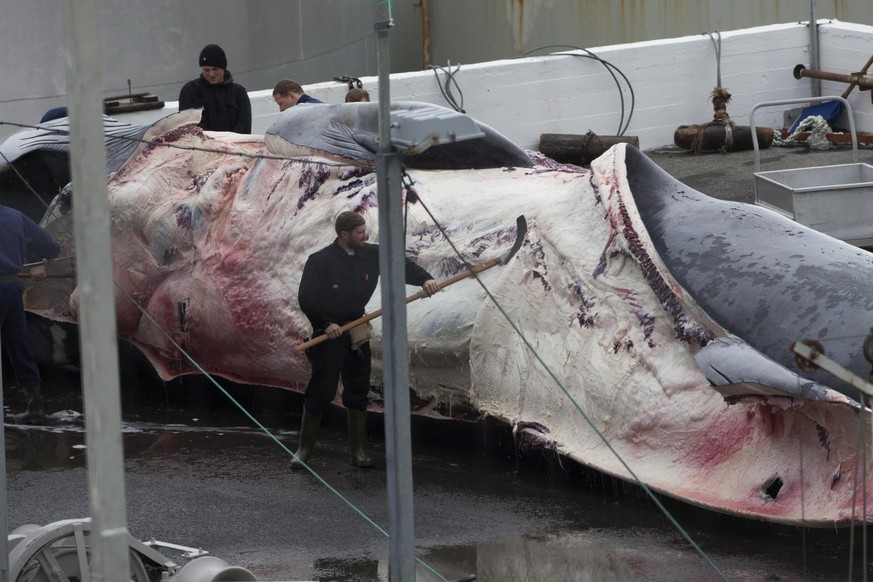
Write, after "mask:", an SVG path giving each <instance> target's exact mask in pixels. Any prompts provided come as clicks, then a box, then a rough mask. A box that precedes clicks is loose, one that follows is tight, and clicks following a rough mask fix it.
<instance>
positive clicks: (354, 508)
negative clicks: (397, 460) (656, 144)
mask: <svg viewBox="0 0 873 582" xmlns="http://www.w3.org/2000/svg"><path fill="white" fill-rule="evenodd" d="M138 141H142V140H138ZM145 143H151V142H145ZM154 145H156V146H167V147H170V146H171V144H154ZM181 149H186V148H181ZM194 149H202V148H194ZM206 151H211V150H206ZM216 151H218V150H216ZM218 153H227V152H221V151H218ZM238 155H248V154H246V153H244V152H239V153H238ZM0 156H2V157H3V159H4V161H5V162H6V163H7V164H9V165H10V166H12V168H13V169H14V171H15V173H16V175H17V176H18V177H19V179H20V180H22V182H24V184H25V186H26V187H27V189H28V190H30V192H32V193H33V194H34V195H35V196H36V197H37V199H38V200H39V201H40V203H42V204H43V205H44V206H46V208H48V205H47V204H45V202H43V200H42V198H40V196H39V194H37V192H36V190H34V189H33V187H32V186H31V184H30V183H29V182H28V181H27V180H26V179H25V178H24V176H22V175H21V173H20V172H18V170H17V169H16V168H15V166H14V165H12V164H10V163H9V160H8V158H6V156H5V155H4V154H3V153H2V152H0ZM249 157H251V156H249ZM279 159H283V158H279ZM337 165H341V164H337ZM60 224H61V226H62V227H63V228H64V229H65V230H66V231H67V234H68V235H70V236H73V233H71V232H70V231H69V228H68V227H67V225H66V224H65V223H63V222H61V223H60ZM113 283H114V284H115V286H116V287H117V288H118V289H119V290H120V291H121V292H122V293H123V294H124V296H125V297H126V298H127V300H128V301H130V303H131V304H132V305H133V306H134V307H136V308H137V309H138V310H139V311H140V312H141V313H142V314H143V316H145V317H146V319H148V320H149V321H150V322H151V323H152V324H154V326H155V327H156V328H157V329H158V331H159V332H160V333H161V334H163V335H164V337H166V338H167V340H169V342H170V343H171V344H173V346H174V347H175V348H176V349H177V350H179V353H181V354H182V355H183V356H184V357H185V358H186V359H187V360H188V361H189V362H190V363H191V365H193V366H194V367H195V368H196V369H197V370H198V371H199V372H200V373H201V374H203V375H204V376H205V377H206V378H207V379H208V380H209V381H210V382H211V383H212V384H213V385H215V387H216V388H218V390H219V391H220V392H221V393H222V394H223V395H224V396H225V397H226V398H227V399H228V400H230V401H231V402H232V403H233V404H234V406H236V407H237V408H238V409H239V410H240V411H241V412H242V413H243V414H244V415H245V416H246V417H247V418H248V419H249V420H250V421H251V422H252V423H253V424H254V425H255V426H257V427H258V428H259V429H260V430H261V431H263V432H264V434H266V435H267V436H268V437H270V439H272V440H273V442H275V443H276V444H277V445H278V446H279V448H281V449H282V450H283V451H285V452H286V453H288V454H289V455H290V456H291V457H292V458H294V459H297V461H298V462H299V463H300V464H301V465H303V466H304V467H305V468H306V470H307V471H309V472H310V473H311V474H312V475H313V476H314V477H315V478H316V479H317V480H318V481H319V482H320V483H321V484H322V485H324V486H325V487H326V488H327V489H328V490H329V491H330V492H331V493H333V494H334V495H336V496H337V497H338V498H339V499H340V500H341V501H342V502H343V503H345V504H346V506H348V507H349V508H350V509H351V510H352V511H354V512H355V513H357V514H358V515H359V516H360V517H362V518H363V519H364V521H366V522H367V523H369V524H370V525H371V526H373V527H374V528H375V529H376V530H377V531H378V532H379V533H381V534H382V535H384V536H385V537H386V538H390V537H391V535H390V534H389V533H388V532H387V531H386V530H385V529H384V528H382V527H381V526H380V525H379V524H377V523H376V522H375V521H373V520H372V519H371V518H370V517H369V516H368V515H367V514H365V513H364V512H363V511H362V510H361V509H360V508H358V506H357V505H355V504H354V503H352V502H351V501H350V500H349V499H348V498H347V497H346V496H344V495H343V494H342V493H340V492H339V490H337V489H336V488H335V487H333V486H332V485H331V484H330V483H328V482H327V481H326V480H325V479H324V478H323V477H322V476H321V475H319V474H318V473H317V472H316V471H315V470H314V469H313V468H312V467H310V466H309V465H307V464H306V463H305V462H303V461H302V460H301V459H300V458H299V457H298V456H297V455H295V454H294V453H293V452H292V451H291V450H290V449H289V448H288V447H286V446H285V444H284V443H282V441H280V440H279V439H278V438H276V436H275V435H274V434H273V433H272V432H271V431H270V429H268V428H267V427H265V426H264V425H263V424H261V423H260V422H259V421H258V419H256V418H255V417H254V416H252V414H251V413H250V412H249V411H248V410H247V409H246V408H245V407H244V406H243V405H242V404H240V403H239V402H238V401H237V400H236V399H235V398H234V397H233V396H231V394H230V393H229V392H228V391H227V390H225V389H224V387H223V386H222V385H221V384H220V383H219V382H218V381H217V380H216V379H215V378H214V377H213V376H212V375H211V374H210V373H209V372H207V371H206V370H204V369H203V367H202V366H201V365H200V364H199V363H198V362H197V361H196V360H195V359H194V358H193V357H192V356H191V355H190V354H189V353H188V352H187V351H185V349H184V348H182V346H181V345H179V343H178V342H176V340H175V339H173V337H172V336H171V335H170V334H169V332H167V330H165V329H164V328H163V327H162V326H161V325H160V324H159V323H158V322H157V321H156V320H155V319H154V318H153V317H152V316H151V314H150V313H149V312H148V311H147V310H146V309H145V308H144V307H143V306H142V305H140V304H139V302H137V301H136V299H134V298H133V297H132V296H131V295H130V294H129V293H128V292H127V290H126V289H124V287H122V286H121V285H120V284H119V283H118V281H116V280H115V279H114V278H113ZM415 561H416V562H418V563H419V564H420V565H421V566H422V567H424V568H426V569H427V570H429V571H430V572H431V573H433V574H434V575H435V576H437V577H438V578H439V579H440V580H441V581H443V582H448V580H447V579H446V578H445V577H444V576H442V575H441V574H440V573H439V572H437V571H436V570H435V569H434V568H433V567H432V566H430V565H429V564H427V563H425V562H424V561H422V560H421V559H420V558H415Z"/></svg>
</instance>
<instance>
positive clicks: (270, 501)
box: [4, 148, 873, 582]
mask: <svg viewBox="0 0 873 582" xmlns="http://www.w3.org/2000/svg"><path fill="white" fill-rule="evenodd" d="M647 154H648V155H650V157H652V159H654V160H655V161H656V162H657V163H658V164H660V165H661V166H662V167H664V168H665V169H666V170H667V171H668V172H669V173H671V174H672V175H674V176H675V177H677V178H679V179H680V180H681V181H683V182H685V183H686V184H688V185H689V186H691V187H693V188H695V189H697V190H700V191H702V192H704V193H707V194H710V195H714V196H717V197H721V198H726V199H732V200H742V201H751V200H753V198H754V178H753V175H752V172H754V156H753V153H752V152H738V153H731V154H708V155H703V156H694V155H692V154H689V153H687V152H682V151H679V150H676V149H673V148H664V149H662V150H658V151H649V152H647ZM871 158H873V155H871V153H870V151H869V150H862V151H861V161H867V162H870V161H871ZM850 161H851V151H850V149H848V148H841V149H840V150H835V151H830V152H824V153H821V152H808V151H806V150H784V149H772V150H765V151H764V152H762V164H763V166H762V169H782V168H789V167H807V166H819V165H830V164H835V163H849V162H850ZM125 361H128V362H129V361H130V360H129V359H127V360H125ZM123 374H124V377H123V379H122V385H123V394H124V403H123V409H124V410H123V418H124V436H123V439H124V447H125V455H126V464H125V471H126V473H125V474H126V488H127V515H128V524H129V525H128V527H129V531H130V532H131V534H133V535H134V536H135V537H137V538H139V539H142V540H148V539H152V538H155V539H158V540H162V541H167V542H173V543H178V544H183V545H189V546H195V547H202V548H204V549H206V550H208V551H210V552H211V553H212V554H213V555H215V556H218V557H220V558H221V559H223V560H225V561H226V562H227V563H228V564H230V565H236V566H243V567H246V568H248V569H249V570H251V571H252V572H253V573H254V574H256V575H257V576H258V579H259V580H262V581H278V580H309V579H313V580H315V579H317V580H343V581H374V580H388V574H387V570H388V566H387V560H388V541H387V539H386V538H385V537H384V535H383V534H382V533H380V532H379V531H378V530H377V529H376V528H375V527H374V526H373V525H372V524H370V523H369V522H368V521H367V520H366V519H364V518H362V517H361V516H360V515H359V514H358V513H357V512H355V511H354V510H353V509H352V508H351V507H350V504H351V505H354V506H355V507H357V508H359V509H360V511H361V512H362V513H364V514H365V515H366V516H367V517H368V518H369V519H370V520H372V521H373V522H375V523H376V524H379V525H380V526H381V527H382V528H385V529H387V527H388V517H387V500H386V479H385V470H384V463H385V459H384V453H383V451H384V441H383V439H382V436H381V435H382V419H381V418H380V417H378V416H371V418H370V433H371V444H370V451H371V453H372V454H373V455H374V457H375V458H376V459H377V468H376V469H373V470H358V469H354V468H352V467H351V466H350V465H349V464H348V463H347V460H346V452H345V446H346V435H345V421H344V418H343V415H342V413H341V412H340V411H334V412H333V413H331V414H330V415H328V418H327V425H326V426H325V427H324V428H323V430H322V434H321V438H320V441H319V445H318V449H317V456H316V458H315V459H314V461H313V466H314V468H315V469H316V471H318V473H319V475H321V476H322V478H323V479H324V480H325V481H326V482H327V483H329V484H330V485H331V486H332V487H334V488H335V489H336V490H337V491H338V492H339V494H340V495H341V496H342V498H340V497H339V496H337V495H336V494H334V493H332V492H330V491H329V490H328V488H327V487H325V486H324V485H323V484H321V483H320V482H318V481H317V480H316V479H315V478H314V477H313V476H311V475H309V474H308V473H300V472H294V471H291V470H290V469H289V466H288V464H289V460H290V459H289V457H288V455H287V453H286V452H285V451H283V450H282V449H281V447H280V446H279V445H278V444H277V443H276V442H275V441H273V440H272V439H271V438H270V437H268V436H266V435H265V434H264V433H263V432H261V431H260V430H259V429H258V428H256V427H255V426H254V424H253V423H252V422H251V421H250V420H249V419H248V418H247V417H246V416H245V415H244V414H242V413H241V412H240V411H239V410H238V409H237V408H235V407H234V406H233V405H232V404H229V403H228V401H227V399H226V397H225V396H224V395H222V394H221V393H220V392H219V391H218V390H217V389H216V388H215V387H214V386H211V385H210V384H208V383H207V382H206V381H205V380H203V379H201V378H184V379H181V380H178V381H175V382H172V383H167V384H164V383H161V382H159V381H158V380H157V379H156V378H155V377H154V376H153V374H151V373H150V371H148V370H147V369H146V368H143V367H141V365H140V364H136V363H134V365H128V366H126V367H125V369H124V370H123ZM222 385H224V386H227V387H228V390H229V391H230V393H231V395H233V396H235V397H237V398H238V399H239V402H240V405H241V406H243V407H245V409H247V410H249V411H251V412H252V414H253V415H254V416H255V418H257V419H258V421H259V422H261V423H263V424H264V425H265V426H266V427H268V428H269V429H270V430H271V432H272V433H273V434H274V435H275V437H276V439H277V440H278V441H279V442H281V443H283V444H284V445H285V446H287V447H288V448H290V449H293V448H294V444H295V441H296V429H297V427H298V424H299V411H300V409H301V405H302V403H301V400H300V397H299V396H298V395H295V394H291V393H287V392H284V391H281V390H275V389H255V388H246V387H235V386H232V385H230V384H228V383H226V382H222ZM45 387H46V391H47V394H48V408H49V409H50V410H51V411H56V410H62V409H72V410H77V411H81V410H82V403H81V399H80V397H79V394H80V392H81V391H80V387H79V385H78V378H77V375H76V374H74V373H65V372H60V371H48V372H47V374H46V382H45ZM4 394H5V404H6V405H7V411H10V410H11V411H12V412H18V411H20V410H22V409H23V395H22V394H21V393H20V392H18V391H16V390H14V389H12V388H9V387H8V388H7V389H6V390H5V392H4ZM83 447H84V427H83V425H82V423H81V421H72V422H69V423H64V424H59V425H55V426H51V427H21V426H15V425H10V424H7V425H6V453H7V468H8V501H7V506H8V524H9V527H10V529H12V528H15V527H18V526H20V525H23V524H27V523H36V524H40V525H44V524H47V523H51V522H53V521H57V520H61V519H70V518H76V517H87V516H88V514H89V511H90V510H89V504H88V487H87V471H86V466H85V449H84V448H83ZM412 449H413V464H414V483H415V494H414V495H415V497H414V508H415V537H416V548H417V552H418V554H417V555H418V557H419V558H420V559H421V561H422V562H424V563H425V564H427V566H428V568H431V569H432V571H433V572H436V573H438V574H434V573H433V572H432V571H429V570H428V569H426V568H424V567H423V566H420V567H419V574H418V579H419V580H422V581H430V580H443V579H444V580H460V579H465V578H467V577H469V576H471V575H475V576H477V579H478V580H487V581H501V582H502V581H507V580H531V581H533V580H549V581H553V580H597V581H624V580H651V581H662V580H663V581H668V580H669V581H673V580H719V579H721V578H720V576H719V574H718V573H717V572H716V571H715V570H714V569H713V568H712V567H711V566H710V565H709V564H708V563H707V561H706V559H704V558H703V557H701V556H700V555H699V554H698V553H697V552H696V551H695V550H694V549H693V548H692V547H691V546H690V545H689V544H688V542H687V541H686V540H685V539H684V538H683V537H682V536H681V534H680V533H679V532H678V531H677V530H676V528H675V527H673V526H672V525H671V523H670V522H669V521H668V520H667V518H665V517H664V516H663V515H662V514H661V512H660V511H659V510H658V509H657V508H656V507H655V505H654V504H653V503H652V502H651V501H650V500H648V499H646V498H645V496H644V495H643V493H642V492H641V491H640V490H639V489H638V488H637V487H634V486H632V485H629V484H626V483H623V482H620V481H616V480H613V479H611V478H605V477H603V476H601V475H599V474H597V473H594V472H591V471H588V470H585V469H583V468H582V467H580V466H579V465H577V464H575V463H572V462H569V461H567V460H562V459H557V458H555V457H554V456H553V455H552V454H551V453H548V452H543V451H519V450H517V448H516V447H515V443H514V442H513V439H512V435H511V433H510V432H509V431H508V429H507V428H506V427H505V426H500V425H497V424H494V423H489V422H485V423H482V424H479V425H469V424H462V423H449V422H439V421H432V420H425V419H420V418H416V419H413V443H412ZM662 501H663V502H664V504H665V506H666V507H667V508H668V510H669V511H671V512H672V514H673V515H674V516H675V518H676V519H677V520H678V522H679V523H680V524H681V525H682V526H683V527H684V528H686V529H687V530H688V532H689V534H690V536H691V538H692V539H693V540H694V542H695V543H696V544H698V545H699V546H700V548H701V549H702V551H703V552H705V554H706V555H707V557H708V559H709V560H711V561H712V563H713V564H714V565H715V567H716V568H718V569H719V570H720V571H721V573H722V574H723V575H724V576H725V577H726V578H727V579H729V580H738V581H759V580H774V581H776V580H792V581H794V580H797V581H830V580H846V579H848V570H849V553H850V552H849V548H850V531H849V530H840V531H833V530H808V529H803V528H794V527H787V526H776V525H772V524H765V523H761V522H754V521H749V520H741V519H736V518H731V517H727V516H723V515H719V514H716V513H713V512H709V511H704V510H699V509H697V508H694V507H690V506H688V505H685V504H683V503H680V502H676V501H673V500H670V499H662ZM861 538H862V535H861V531H860V530H857V531H856V535H855V552H854V557H855V565H854V569H853V571H854V578H855V579H857V580H860V579H861V574H862V571H863V568H862V562H861V557H862V547H861V543H860V540H861ZM868 553H869V554H870V555H871V556H873V548H870V549H869V550H868ZM867 575H868V576H870V575H873V569H871V568H869V567H868V568H867Z"/></svg>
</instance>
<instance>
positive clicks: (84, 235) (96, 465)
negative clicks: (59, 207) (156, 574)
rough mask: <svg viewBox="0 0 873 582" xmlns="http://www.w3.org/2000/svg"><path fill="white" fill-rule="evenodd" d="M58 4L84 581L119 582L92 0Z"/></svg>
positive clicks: (113, 342) (117, 446)
mask: <svg viewBox="0 0 873 582" xmlns="http://www.w3.org/2000/svg"><path fill="white" fill-rule="evenodd" d="M64 4H65V8H66V19H65V21H66V24H67V34H66V46H67V57H68V59H67V62H68V65H67V66H68V69H67V98H68V100H69V107H70V157H71V160H70V162H71V163H70V169H71V173H72V178H73V189H74V191H75V196H76V210H75V220H74V222H75V234H76V270H77V277H78V279H77V280H78V284H79V290H78V291H79V334H80V337H79V343H80V347H81V353H82V391H83V398H84V405H85V442H86V444H87V447H88V488H89V491H90V499H91V535H90V538H91V539H90V542H91V560H90V563H91V580H92V581H94V582H103V581H107V582H118V581H119V580H129V579H130V566H129V562H128V548H127V536H128V534H127V516H126V506H125V497H124V455H123V452H122V446H121V400H120V396H119V388H118V341H117V339H116V327H115V288H114V286H113V283H112V255H111V252H110V231H109V211H108V204H107V200H106V152H105V149H104V148H105V146H104V137H103V119H102V111H101V104H102V101H103V99H102V94H101V90H100V89H101V83H100V35H99V32H98V27H97V0H67V1H66V2H65V3H64Z"/></svg>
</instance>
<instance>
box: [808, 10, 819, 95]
mask: <svg viewBox="0 0 873 582" xmlns="http://www.w3.org/2000/svg"><path fill="white" fill-rule="evenodd" d="M809 58H810V63H811V64H812V68H813V69H817V68H818V67H819V54H818V20H817V18H816V15H815V0H809ZM812 96H813V97H820V96H821V82H820V81H819V80H818V79H817V78H815V77H814V78H813V81H812Z"/></svg>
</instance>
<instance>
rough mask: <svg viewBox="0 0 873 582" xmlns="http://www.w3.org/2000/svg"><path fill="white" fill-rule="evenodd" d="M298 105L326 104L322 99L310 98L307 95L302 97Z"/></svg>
mask: <svg viewBox="0 0 873 582" xmlns="http://www.w3.org/2000/svg"><path fill="white" fill-rule="evenodd" d="M297 103H324V101H321V100H320V99H316V98H315V97H310V96H309V95H307V94H306V93H304V94H303V95H301V96H300V99H298V100H297Z"/></svg>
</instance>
